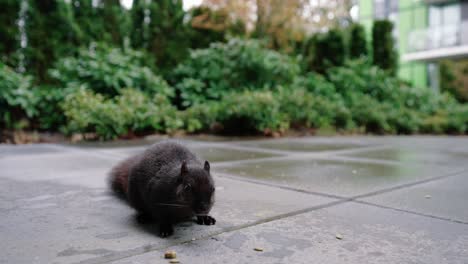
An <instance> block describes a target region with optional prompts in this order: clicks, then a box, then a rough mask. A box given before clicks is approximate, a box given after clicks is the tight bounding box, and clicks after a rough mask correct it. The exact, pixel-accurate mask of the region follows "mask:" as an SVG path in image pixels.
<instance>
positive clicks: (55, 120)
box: [32, 85, 74, 131]
mask: <svg viewBox="0 0 468 264" xmlns="http://www.w3.org/2000/svg"><path fill="white" fill-rule="evenodd" d="M73 91H74V89H73V88H65V89H59V88H57V87H55V86H50V85H41V86H38V87H35V89H33V90H32V93H33V96H34V98H35V102H36V103H35V105H34V107H35V109H36V111H35V113H36V114H35V115H34V116H33V121H34V127H36V128H38V129H41V130H48V131H58V130H59V129H60V128H61V127H62V125H64V124H65V116H64V114H63V112H62V109H61V108H60V103H61V102H63V100H64V99H65V97H66V95H67V94H69V93H71V92H73Z"/></svg>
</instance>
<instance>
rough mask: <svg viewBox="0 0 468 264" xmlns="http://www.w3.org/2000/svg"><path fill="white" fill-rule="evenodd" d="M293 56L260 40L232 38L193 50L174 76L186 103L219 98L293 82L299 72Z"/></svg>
mask: <svg viewBox="0 0 468 264" xmlns="http://www.w3.org/2000/svg"><path fill="white" fill-rule="evenodd" d="M299 70H300V69H299V66H298V64H297V63H296V62H295V61H294V60H293V59H292V58H290V57H288V56H286V55H282V54H280V53H278V52H276V51H272V50H268V49H266V48H263V47H262V46H261V44H260V43H259V42H258V41H254V40H241V39H231V40H230V41H229V42H228V43H214V44H212V45H210V47H209V48H207V49H200V50H193V51H192V52H191V54H190V58H189V59H188V60H186V61H185V62H184V63H182V64H180V65H179V66H178V67H177V68H176V69H175V73H174V76H173V80H175V81H174V82H177V83H176V84H175V87H176V88H177V89H178V91H179V93H180V97H181V98H180V101H181V102H180V103H181V105H182V106H184V107H188V106H190V105H192V104H197V103H200V102H205V101H207V100H218V99H221V98H222V97H223V95H225V94H227V93H230V92H240V91H242V90H245V89H263V88H269V87H274V86H276V85H278V84H288V83H291V82H292V81H293V79H294V77H295V76H296V75H297V74H298V73H299Z"/></svg>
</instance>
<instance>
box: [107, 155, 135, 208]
mask: <svg viewBox="0 0 468 264" xmlns="http://www.w3.org/2000/svg"><path fill="white" fill-rule="evenodd" d="M137 160H138V157H131V158H128V159H126V160H124V161H122V162H120V163H119V164H117V165H116V166H115V167H114V168H112V170H111V172H110V174H109V187H110V188H111V190H112V191H113V193H114V194H115V195H116V196H117V197H118V198H121V199H124V200H127V193H128V177H129V174H130V169H131V168H132V166H133V165H134V164H135V163H136V161H137Z"/></svg>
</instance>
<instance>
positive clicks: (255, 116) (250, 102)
mask: <svg viewBox="0 0 468 264" xmlns="http://www.w3.org/2000/svg"><path fill="white" fill-rule="evenodd" d="M219 104H220V105H219V108H218V114H217V117H216V120H217V122H219V123H220V124H221V125H222V128H223V129H222V132H223V133H228V134H244V133H263V134H271V133H274V132H283V131H285V130H286V129H287V128H288V124H289V122H288V120H287V115H285V114H284V113H282V112H281V109H280V104H279V102H278V100H277V98H276V97H275V96H274V94H273V93H272V92H270V91H244V92H241V93H233V94H230V95H229V96H226V97H225V98H224V100H223V101H221V102H220V103H219Z"/></svg>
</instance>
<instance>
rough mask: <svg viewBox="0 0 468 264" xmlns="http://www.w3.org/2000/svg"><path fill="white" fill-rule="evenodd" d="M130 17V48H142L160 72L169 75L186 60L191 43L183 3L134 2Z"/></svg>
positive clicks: (178, 0) (170, 0) (173, 0)
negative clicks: (153, 60)
mask: <svg viewBox="0 0 468 264" xmlns="http://www.w3.org/2000/svg"><path fill="white" fill-rule="evenodd" d="M145 10H148V11H147V12H149V14H148V15H146V14H145V12H146V11H145ZM131 13H132V32H133V33H132V37H131V39H132V45H133V47H134V48H145V49H146V50H147V51H148V54H151V55H153V56H154V59H155V62H156V65H157V66H158V67H159V68H160V69H161V70H163V71H168V70H169V69H171V68H172V67H174V66H175V65H177V64H178V63H179V62H180V61H182V60H183V59H184V58H185V57H186V56H187V54H188V48H189V44H190V43H189V42H188V38H187V37H186V34H187V27H186V26H185V24H184V21H183V20H184V15H185V13H184V10H183V9H182V0H159V1H145V0H135V1H134V3H133V7H132V11H131ZM145 21H149V23H147V22H145Z"/></svg>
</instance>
